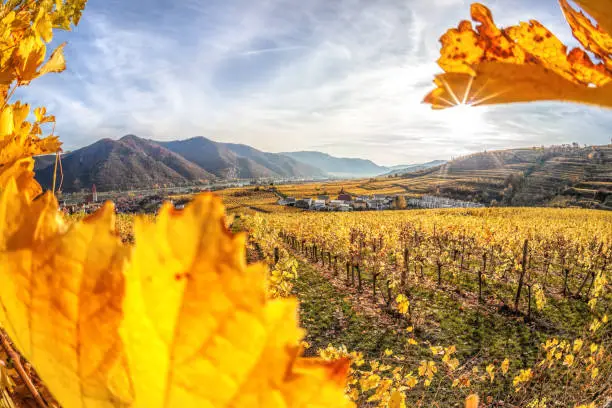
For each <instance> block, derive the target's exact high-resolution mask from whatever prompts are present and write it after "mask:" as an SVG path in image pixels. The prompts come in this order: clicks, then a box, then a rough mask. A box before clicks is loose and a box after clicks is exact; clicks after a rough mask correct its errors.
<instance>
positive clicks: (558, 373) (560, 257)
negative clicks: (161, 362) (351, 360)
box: [242, 209, 612, 407]
mask: <svg viewBox="0 0 612 408" xmlns="http://www.w3.org/2000/svg"><path fill="white" fill-rule="evenodd" d="M242 222H243V223H244V225H243V226H244V227H245V228H247V229H248V230H249V231H250V232H251V234H252V237H253V240H254V241H253V243H254V253H255V255H253V256H254V257H255V258H259V259H267V260H268V262H270V263H271V265H273V266H272V267H273V268H276V269H280V270H282V269H283V267H282V266H281V267H280V268H279V267H275V266H274V261H275V260H277V259H273V258H280V259H278V260H277V262H278V263H277V264H281V265H282V263H283V257H284V256H286V257H289V258H291V257H295V259H296V262H297V264H298V267H297V278H295V279H293V278H291V274H290V275H289V276H290V277H289V278H288V280H291V281H292V284H293V285H294V286H293V293H294V294H296V295H297V297H298V298H299V299H300V303H301V310H300V311H301V320H302V324H303V325H304V327H305V328H306V329H307V331H308V337H307V341H308V342H309V343H310V347H311V348H310V352H311V353H314V354H317V353H322V354H323V355H326V354H328V353H331V354H337V353H340V354H342V353H345V352H346V351H353V352H357V353H359V356H360V357H359V359H358V360H360V359H363V360H364V361H365V363H364V364H363V365H360V366H354V372H353V375H354V377H355V383H354V384H353V385H352V386H351V388H350V392H351V393H352V395H353V396H354V398H355V400H356V401H357V402H358V403H359V405H360V406H386V405H385V403H386V402H388V400H389V399H390V398H391V394H392V390H393V389H397V388H398V387H402V386H403V388H402V389H403V391H404V392H405V395H406V396H405V398H406V402H407V404H408V406H459V405H460V404H461V401H462V399H463V398H464V397H465V395H467V394H468V393H471V392H476V393H478V394H480V395H482V396H485V397H486V398H487V400H488V401H490V404H491V405H487V406H498V405H495V404H497V403H501V401H504V403H505V404H507V405H503V406H513V407H514V406H520V407H523V406H528V404H530V403H534V401H536V403H539V402H541V401H542V398H546V400H547V402H546V403H545V405H530V406H547V407H568V406H575V405H578V404H579V403H583V402H588V401H591V400H599V401H606V400H607V399H610V398H612V395H610V389H609V385H610V375H612V372H611V369H612V367H611V364H612V361H611V360H610V355H609V354H605V355H603V354H602V355H600V356H599V357H598V358H600V360H598V361H599V363H597V364H596V365H597V371H598V373H597V376H596V377H593V378H591V377H592V373H593V371H592V370H593V369H594V367H595V366H593V365H591V360H589V358H590V356H588V355H584V356H583V357H581V358H583V360H581V362H578V363H576V364H574V363H572V364H569V363H568V362H567V361H566V360H565V359H576V361H578V360H579V357H578V356H577V355H574V354H576V353H577V352H579V351H580V350H576V348H575V347H578V346H574V345H580V344H585V345H586V344H589V345H594V346H593V348H596V349H598V350H603V349H604V348H605V349H606V350H609V349H608V347H609V346H610V344H611V341H612V331H610V328H609V325H607V324H606V323H602V321H604V320H605V321H606V322H607V317H606V316H607V313H608V312H609V307H610V305H611V304H612V303H611V301H612V295H611V293H610V291H609V284H608V282H609V279H610V272H611V269H610V266H611V261H612V253H611V247H610V244H611V243H612V230H611V229H610V228H609V226H610V225H612V213H609V212H597V211H592V210H558V209H477V210H424V211H405V212H401V211H397V212H386V213H353V214H319V213H302V214H285V215H283V214H266V215H257V216H255V217H251V218H247V219H246V220H243V221H242ZM279 249H280V253H281V254H284V255H278V253H279ZM277 274H278V271H277ZM593 299H597V300H595V301H594V300H593ZM599 326H603V327H599ZM553 343H555V345H553ZM558 344H561V345H562V346H558ZM328 345H332V346H333V348H332V349H328V350H327V351H324V350H325V349H326V348H327V347H328ZM568 345H569V346H568ZM544 346H545V347H546V348H545V347H544ZM344 347H346V349H345V348H344ZM581 347H582V346H580V349H581ZM585 347H586V346H585ZM589 347H590V346H589ZM551 349H552V350H554V351H553V352H552V354H551ZM345 350H346V351H345ZM572 350H574V351H572ZM578 354H580V353H578ZM551 355H552V359H551ZM568 355H571V357H567V356H568ZM455 359H456V360H455ZM506 359H507V360H506ZM594 359H596V357H594ZM504 361H506V362H507V364H508V367H509V368H507V370H508V371H507V372H504V368H503V364H502V363H503V362H504ZM424 362H425V363H426V364H430V363H431V364H433V366H435V367H436V372H435V373H433V374H431V373H430V374H431V377H428V374H427V372H426V371H423V370H424V369H423V368H422V365H423V363H424ZM557 363H558V364H557ZM381 364H382V365H383V366H386V368H385V369H384V370H383V369H381V368H380V365H381ZM564 364H565V365H564ZM526 370H530V371H526ZM521 373H523V375H524V376H525V379H527V377H529V378H528V379H527V380H526V381H525V383H524V384H522V382H521V381H522V380H516V378H518V377H519V376H520V375H521ZM525 373H529V374H525ZM532 376H533V377H532ZM407 378H408V381H409V383H410V384H412V385H408V386H406V385H405V382H406V379H407ZM414 380H416V381H417V383H416V384H413V382H414ZM402 384H403V385H402ZM521 384H522V385H521ZM381 401H382V402H381ZM538 401H539V402H538ZM379 403H380V404H382V405H378V404H379ZM546 404H547V405H546Z"/></svg>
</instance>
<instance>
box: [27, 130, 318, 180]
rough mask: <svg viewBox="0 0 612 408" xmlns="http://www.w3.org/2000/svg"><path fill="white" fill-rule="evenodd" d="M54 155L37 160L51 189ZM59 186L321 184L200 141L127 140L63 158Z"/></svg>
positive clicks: (302, 167)
mask: <svg viewBox="0 0 612 408" xmlns="http://www.w3.org/2000/svg"><path fill="white" fill-rule="evenodd" d="M54 164H55V156H54V155H46V156H39V157H37V158H36V163H35V171H36V178H37V180H38V181H39V183H40V184H41V185H42V186H43V187H45V188H50V186H51V184H52V180H53V171H54V167H55V166H54ZM62 170H63V175H64V176H63V183H62V189H63V190H64V191H67V192H72V191H80V190H81V189H90V188H91V187H92V185H93V184H95V185H96V187H97V189H98V190H99V191H108V190H126V189H137V188H147V187H153V186H156V185H167V186H179V185H189V184H197V183H205V182H207V181H212V180H217V179H229V178H262V177H270V178H323V177H327V174H326V173H325V172H324V171H323V170H320V169H318V168H316V167H313V166H311V165H309V164H305V163H302V162H299V161H297V160H294V159H292V158H290V157H287V156H283V155H280V154H275V153H265V152H261V151H259V150H257V149H254V148H252V147H249V146H246V145H238V144H229V143H228V144H225V143H217V142H214V141H212V140H209V139H206V138H204V137H195V138H192V139H187V140H179V141H173V142H156V141H153V140H148V139H143V138H139V137H137V136H134V135H127V136H124V137H122V138H121V139H119V140H112V139H103V140H100V141H98V142H96V143H93V144H92V145H89V146H86V147H84V148H81V149H78V150H75V151H72V152H70V153H66V154H63V155H62Z"/></svg>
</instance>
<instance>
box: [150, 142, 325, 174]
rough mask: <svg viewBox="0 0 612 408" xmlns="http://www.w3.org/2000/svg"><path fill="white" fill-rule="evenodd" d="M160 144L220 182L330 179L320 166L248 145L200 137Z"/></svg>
mask: <svg viewBox="0 0 612 408" xmlns="http://www.w3.org/2000/svg"><path fill="white" fill-rule="evenodd" d="M158 143H159V144H160V145H161V146H164V147H166V148H167V149H169V150H172V151H173V152H175V153H178V154H180V155H181V156H183V157H184V158H186V159H187V160H190V161H192V162H193V163H195V164H197V165H198V166H200V167H202V168H204V169H206V170H207V171H209V172H211V173H212V174H214V175H216V176H217V177H219V178H260V177H277V178H278V177H280V178H311V177H327V174H326V172H325V171H323V170H321V169H320V168H317V166H313V165H310V164H307V163H302V162H299V161H297V160H295V159H292V158H291V157H286V156H284V155H280V154H276V153H265V152H262V151H260V150H257V149H254V148H252V147H250V146H247V145H241V144H232V143H217V142H214V141H212V140H210V139H207V138H205V137H201V136H200V137H194V138H191V139H187V140H178V141H172V142H158Z"/></svg>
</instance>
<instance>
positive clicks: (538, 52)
mask: <svg viewBox="0 0 612 408" xmlns="http://www.w3.org/2000/svg"><path fill="white" fill-rule="evenodd" d="M579 3H580V4H583V3H585V4H583V6H584V7H585V10H587V11H589V10H593V11H592V12H593V13H594V14H593V16H600V17H601V18H602V19H603V20H602V21H609V18H608V17H612V8H611V7H609V6H608V7H600V6H595V5H594V4H595V2H589V1H583V2H579ZM587 3H588V6H587ZM591 3H593V4H591ZM598 4H599V3H598ZM561 7H562V8H563V11H564V13H565V15H566V18H567V20H568V22H569V24H570V26H571V27H572V30H573V32H574V36H575V37H576V38H577V39H578V40H579V41H580V42H581V43H582V44H583V46H585V48H586V49H587V50H588V51H590V52H592V53H593V54H594V55H595V56H596V57H597V58H599V59H600V60H601V62H593V61H592V60H591V58H590V57H589V55H588V54H587V52H586V51H585V50H583V49H580V48H574V49H572V50H571V51H569V52H568V50H567V47H566V46H565V45H564V44H563V43H562V42H561V41H560V40H559V39H557V38H556V37H555V36H554V35H553V33H551V32H550V31H549V30H548V29H546V27H544V26H543V25H542V24H540V23H539V22H538V21H535V20H532V21H530V22H529V23H520V24H519V25H517V26H511V27H508V28H504V29H501V28H498V27H497V26H496V25H495V23H494V21H493V17H492V14H491V12H490V10H489V9H488V8H486V7H485V6H483V5H481V4H478V3H475V4H473V5H472V7H471V15H472V19H473V20H474V21H475V22H476V23H477V25H476V27H475V28H473V26H472V24H471V23H470V22H469V21H462V22H461V23H460V24H459V26H458V28H456V29H455V28H453V29H450V30H448V31H447V32H446V33H445V34H444V35H443V36H442V37H441V39H440V42H441V43H442V50H441V57H440V59H439V60H438V64H439V65H440V67H441V68H442V69H443V70H444V71H445V73H443V74H439V75H437V76H436V78H435V80H434V83H435V85H436V89H435V90H433V91H432V92H430V93H429V94H428V95H427V96H426V97H425V100H424V101H425V102H426V103H429V104H431V105H432V107H433V108H434V109H444V108H448V107H452V106H455V105H459V104H466V105H474V106H476V105H485V104H499V103H514V102H531V101H544V100H560V101H571V102H578V103H584V104H594V105H601V106H609V107H612V71H611V67H610V53H611V50H612V48H611V41H610V35H609V34H608V33H609V32H607V31H604V29H605V26H600V27H594V26H593V25H592V24H591V23H590V21H589V20H588V18H586V17H585V16H584V15H583V14H582V13H579V12H577V11H575V10H574V9H573V8H572V7H571V6H569V5H568V3H567V2H566V1H565V0H561ZM589 7H590V8H589Z"/></svg>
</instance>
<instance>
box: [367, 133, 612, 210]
mask: <svg viewBox="0 0 612 408" xmlns="http://www.w3.org/2000/svg"><path fill="white" fill-rule="evenodd" d="M386 180H388V181H384V183H385V185H387V184H392V185H394V186H398V187H401V188H403V189H404V190H405V191H406V192H407V193H412V194H435V195H440V196H446V197H452V198H456V199H463V200H470V201H478V202H482V203H484V204H491V203H499V204H503V205H514V206H532V205H551V206H580V207H594V208H604V209H612V145H607V146H589V147H579V146H575V145H574V146H572V145H560V146H551V147H547V148H539V147H538V148H526V149H511V150H499V151H489V152H482V153H475V154H472V155H469V156H465V157H460V158H457V159H455V160H452V161H450V162H448V163H445V164H443V165H440V166H437V167H432V168H430V169H426V170H421V171H417V172H413V173H408V174H403V175H401V176H395V177H393V178H390V179H389V178H387V179H386ZM382 183H383V182H382V181H381V182H380V184H381V185H382ZM369 187H370V188H372V189H375V188H377V185H375V183H374V184H372V185H371V186H369Z"/></svg>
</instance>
